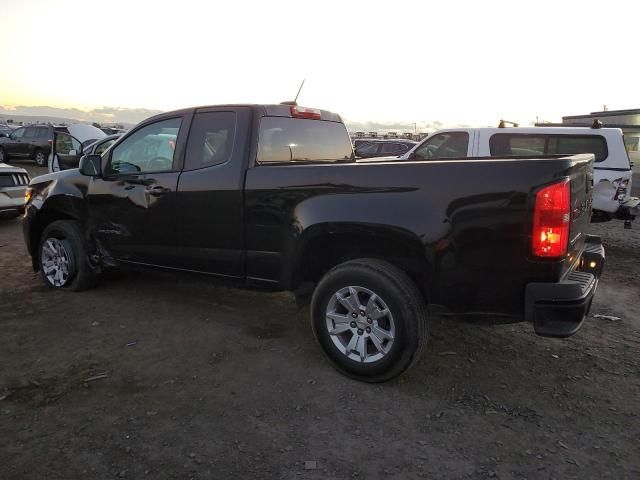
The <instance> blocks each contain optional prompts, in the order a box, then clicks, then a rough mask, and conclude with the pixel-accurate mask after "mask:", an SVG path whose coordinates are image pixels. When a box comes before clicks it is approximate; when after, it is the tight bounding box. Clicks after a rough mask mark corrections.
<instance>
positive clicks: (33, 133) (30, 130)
mask: <svg viewBox="0 0 640 480" xmlns="http://www.w3.org/2000/svg"><path fill="white" fill-rule="evenodd" d="M38 130H39V129H37V128H35V127H27V128H25V130H24V138H36V137H37V136H38Z"/></svg>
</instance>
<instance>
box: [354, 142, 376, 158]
mask: <svg viewBox="0 0 640 480" xmlns="http://www.w3.org/2000/svg"><path fill="white" fill-rule="evenodd" d="M375 153H378V143H375V142H373V143H365V144H364V145H360V146H359V147H358V148H357V149H356V154H357V155H373V154H375Z"/></svg>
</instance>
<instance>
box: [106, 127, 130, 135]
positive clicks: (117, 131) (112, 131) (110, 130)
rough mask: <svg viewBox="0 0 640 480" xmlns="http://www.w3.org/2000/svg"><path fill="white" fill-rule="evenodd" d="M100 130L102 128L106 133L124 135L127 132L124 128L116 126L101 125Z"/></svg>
mask: <svg viewBox="0 0 640 480" xmlns="http://www.w3.org/2000/svg"><path fill="white" fill-rule="evenodd" d="M100 130H102V131H103V132H104V133H105V135H122V134H123V133H125V132H126V130H125V129H124V128H116V127H101V128H100Z"/></svg>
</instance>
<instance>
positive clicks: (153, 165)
mask: <svg viewBox="0 0 640 480" xmlns="http://www.w3.org/2000/svg"><path fill="white" fill-rule="evenodd" d="M170 169H171V159H170V158H167V157H154V158H152V159H151V160H149V161H148V162H147V170H149V171H154V170H170Z"/></svg>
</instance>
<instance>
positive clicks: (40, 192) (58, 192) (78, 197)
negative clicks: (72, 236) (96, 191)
mask: <svg viewBox="0 0 640 480" xmlns="http://www.w3.org/2000/svg"><path fill="white" fill-rule="evenodd" d="M89 181H90V178H89V177H86V176H84V175H80V173H79V172H78V170H65V171H62V172H55V173H50V174H47V175H42V176H39V177H36V178H34V179H33V180H31V183H30V184H29V188H30V189H31V191H32V193H31V199H30V200H29V202H28V203H27V205H26V209H25V217H24V221H23V230H24V237H25V243H26V245H27V249H28V251H29V254H30V255H31V256H35V254H36V252H37V248H38V244H39V243H40V235H41V234H42V232H43V231H44V229H45V228H46V226H47V225H48V224H49V223H51V222H53V221H56V220H62V219H72V220H78V221H80V222H81V223H83V224H84V223H85V220H86V218H87V202H86V196H87V190H88V184H89Z"/></svg>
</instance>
